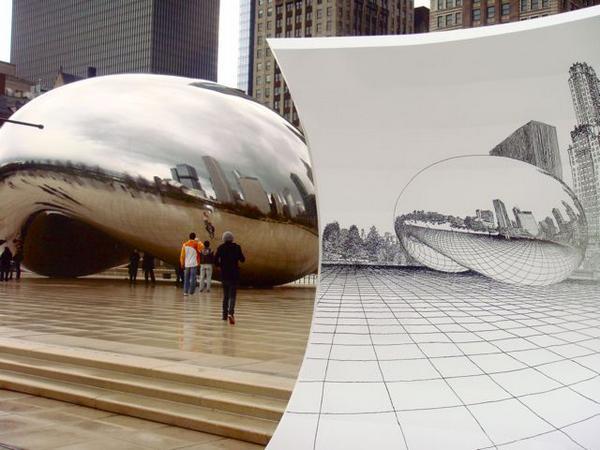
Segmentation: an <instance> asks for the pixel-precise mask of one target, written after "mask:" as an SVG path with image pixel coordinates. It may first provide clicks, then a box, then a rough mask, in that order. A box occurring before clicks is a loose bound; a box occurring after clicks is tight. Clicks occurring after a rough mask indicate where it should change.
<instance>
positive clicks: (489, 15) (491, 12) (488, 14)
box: [487, 6, 496, 19]
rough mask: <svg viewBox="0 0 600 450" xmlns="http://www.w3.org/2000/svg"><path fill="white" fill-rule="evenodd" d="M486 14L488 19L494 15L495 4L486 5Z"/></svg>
mask: <svg viewBox="0 0 600 450" xmlns="http://www.w3.org/2000/svg"><path fill="white" fill-rule="evenodd" d="M487 16H488V19H493V18H494V17H496V7H495V6H488V8H487Z"/></svg>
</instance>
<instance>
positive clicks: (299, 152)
mask: <svg viewBox="0 0 600 450" xmlns="http://www.w3.org/2000/svg"><path fill="white" fill-rule="evenodd" d="M13 118H14V119H16V120H22V121H30V122H36V123H42V124H44V126H45V128H44V130H42V131H40V130H37V129H33V128H29V127H19V126H15V125H10V124H7V125H5V126H4V127H2V129H0V239H2V240H3V241H7V243H8V245H11V246H12V245H14V243H15V242H19V240H21V241H22V242H23V248H24V264H25V265H26V266H27V267H28V268H30V269H31V270H33V271H34V272H37V273H39V274H42V275H48V276H67V277H71V276H82V275H87V274H92V273H95V272H99V271H102V270H104V269H108V268H110V267H114V266H116V265H119V264H122V263H124V262H125V261H126V260H127V257H128V254H129V252H130V251H131V250H132V249H133V248H137V249H139V250H141V251H144V252H148V253H151V254H153V255H155V256H156V257H158V258H160V259H162V260H164V261H166V262H168V263H170V264H177V261H178V255H179V250H180V246H181V242H182V241H183V240H184V239H186V238H187V235H188V234H189V233H190V232H191V231H195V232H196V233H197V234H198V236H199V238H200V239H202V240H210V241H212V242H213V246H215V245H217V244H218V241H219V240H220V236H221V234H222V233H223V232H224V231H226V230H230V231H232V232H233V233H234V234H235V236H236V240H237V241H239V242H240V243H241V244H242V246H243V247H244V251H245V253H246V257H247V262H246V264H245V265H244V267H243V269H242V275H241V277H242V280H241V281H242V283H244V284H249V285H275V284H281V283H285V282H289V281H292V280H294V279H297V278H299V277H301V276H303V275H305V274H307V273H310V272H312V271H314V270H315V269H316V267H317V261H318V231H317V212H316V201H315V192H314V187H313V181H312V170H311V165H310V159H309V155H308V150H307V147H306V145H305V142H304V138H303V136H302V135H301V134H300V133H299V132H298V131H297V130H296V129H295V128H293V127H292V126H291V125H290V124H289V123H288V122H287V121H285V120H284V119H282V118H281V117H279V116H278V115H277V114H275V113H274V112H272V111H270V110H269V109H268V108H266V107H264V106H262V105H260V104H259V103H256V102H254V101H252V100H251V99H249V98H248V97H246V96H245V95H243V94H240V93H239V92H238V91H235V90H232V89H228V88H225V87H223V86H220V85H217V84H215V83H212V82H206V81H201V80H193V79H187V78H178V77H169V76H159V75H118V76H106V77H98V78H95V79H89V80H85V81H80V82H77V83H73V84H70V85H67V86H64V87H61V88H59V89H55V90H53V91H50V92H48V93H46V94H44V95H42V96H41V97H38V98H37V99H35V100H33V101H32V102H30V103H29V104H27V105H26V106H24V107H23V108H22V109H21V110H19V111H18V112H17V113H16V114H15V115H14V116H13ZM217 277H218V274H217Z"/></svg>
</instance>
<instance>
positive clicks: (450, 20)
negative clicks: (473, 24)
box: [446, 14, 454, 27]
mask: <svg viewBox="0 0 600 450" xmlns="http://www.w3.org/2000/svg"><path fill="white" fill-rule="evenodd" d="M453 18H454V14H447V15H446V26H447V27H451V26H452V25H454V21H453Z"/></svg>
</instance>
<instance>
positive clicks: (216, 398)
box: [0, 353, 287, 420]
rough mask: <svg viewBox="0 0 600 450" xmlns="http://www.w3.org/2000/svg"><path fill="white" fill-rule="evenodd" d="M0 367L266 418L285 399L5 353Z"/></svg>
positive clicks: (273, 414) (279, 408)
mask: <svg viewBox="0 0 600 450" xmlns="http://www.w3.org/2000/svg"><path fill="white" fill-rule="evenodd" d="M38 356H39V355H38ZM0 369H3V370H7V371H11V372H18V373H23V374H28V375H34V376H38V377H43V378H49V379H53V380H61V381H65V382H70V383H76V384H79V385H86V386H93V387H98V388H104V389H110V390H111V391H115V392H128V393H131V394H138V395H143V396H147V397H151V398H156V399H163V400H169V401H175V402H179V403H187V404H190V405H197V406H202V407H205V408H210V409H215V410H221V411H226V412H231V413H235V414H242V415H248V416H253V417H258V418H262V419H268V420H279V419H280V418H281V416H282V414H283V411H284V410H285V407H286V403H287V402H286V401H285V400H282V399H277V398H272V397H264V396H260V395H251V394H248V393H243V392H238V391H227V390H223V389H218V388H214V387H210V386H203V385H201V384H192V383H182V382H178V381H173V380H168V379H167V380H165V379H161V378H158V377H156V376H152V377H149V376H144V375H135V374H131V373H126V372H120V371H117V370H107V369H99V368H96V367H89V366H83V365H75V364H72V363H64V362H57V361H53V360H48V359H39V357H38V358H31V357H29V356H22V355H16V354H9V353H0ZM153 375H155V374H153Z"/></svg>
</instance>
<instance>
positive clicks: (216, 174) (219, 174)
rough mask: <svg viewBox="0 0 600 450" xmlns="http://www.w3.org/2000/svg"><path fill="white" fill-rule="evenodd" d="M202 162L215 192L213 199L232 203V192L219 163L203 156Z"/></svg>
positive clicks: (210, 157)
mask: <svg viewBox="0 0 600 450" xmlns="http://www.w3.org/2000/svg"><path fill="white" fill-rule="evenodd" d="M202 160H203V161H204V165H205V166H206V170H207V171H208V176H209V178H210V182H211V184H212V188H213V190H214V191H215V198H216V199H217V200H218V201H220V202H223V203H234V201H235V200H234V194H233V191H232V189H231V186H230V185H229V180H227V176H226V175H225V172H224V171H223V169H222V168H221V164H219V161H217V160H216V159H215V158H213V157H212V156H208V155H206V156H203V157H202Z"/></svg>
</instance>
